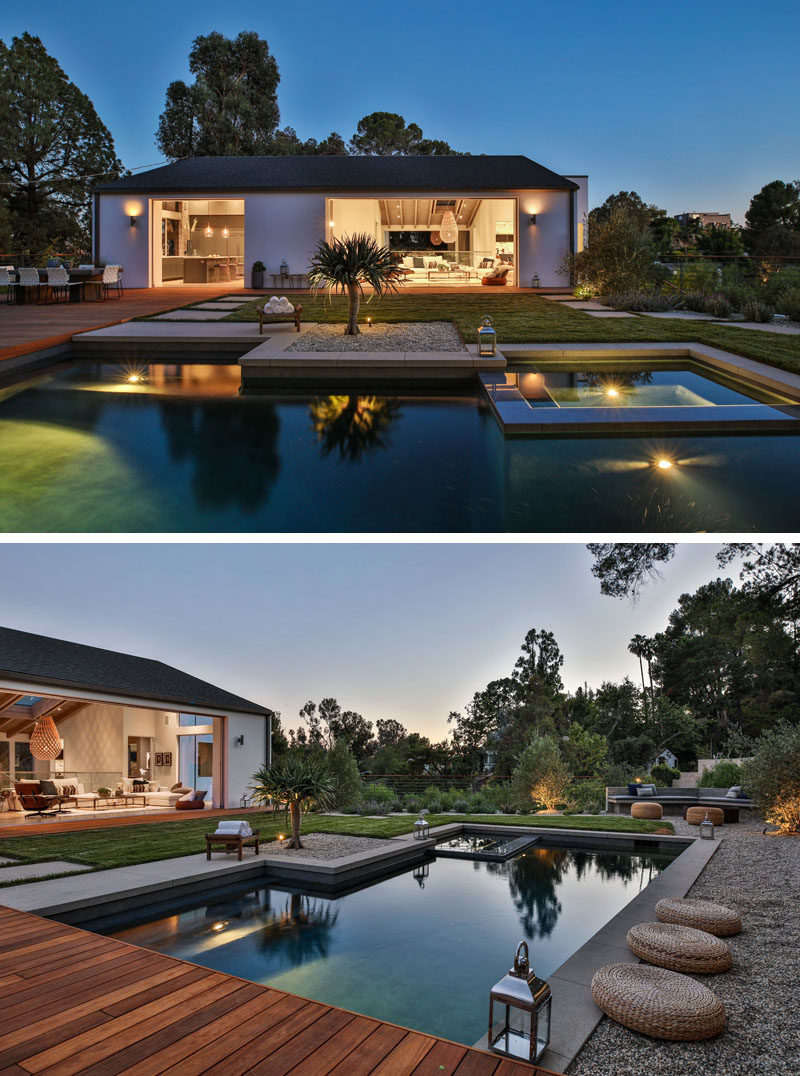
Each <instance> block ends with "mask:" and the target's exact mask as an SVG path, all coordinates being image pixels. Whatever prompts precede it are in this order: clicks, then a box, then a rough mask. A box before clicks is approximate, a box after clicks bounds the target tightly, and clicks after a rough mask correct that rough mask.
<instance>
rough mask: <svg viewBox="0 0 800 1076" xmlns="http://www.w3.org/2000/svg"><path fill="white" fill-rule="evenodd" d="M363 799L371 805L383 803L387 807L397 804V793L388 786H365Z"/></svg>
mask: <svg viewBox="0 0 800 1076" xmlns="http://www.w3.org/2000/svg"><path fill="white" fill-rule="evenodd" d="M364 797H365V798H366V799H368V800H371V801H372V802H373V803H385V804H386V806H387V807H389V806H390V805H391V804H393V803H396V802H397V793H396V792H395V790H394V789H393V788H389V786H388V785H382V784H374V785H367V786H366V787H365V789H364Z"/></svg>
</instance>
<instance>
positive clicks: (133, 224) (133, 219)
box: [131, 213, 138, 228]
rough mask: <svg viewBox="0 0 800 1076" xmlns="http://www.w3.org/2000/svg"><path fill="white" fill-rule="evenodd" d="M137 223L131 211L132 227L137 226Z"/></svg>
mask: <svg viewBox="0 0 800 1076" xmlns="http://www.w3.org/2000/svg"><path fill="white" fill-rule="evenodd" d="M137 223H138V222H137V220H136V217H135V216H134V215H133V214H132V213H131V228H135V227H136V225H137Z"/></svg>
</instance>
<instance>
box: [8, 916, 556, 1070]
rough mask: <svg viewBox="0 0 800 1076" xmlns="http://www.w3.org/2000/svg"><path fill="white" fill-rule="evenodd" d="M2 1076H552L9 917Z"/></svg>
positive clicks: (111, 942) (71, 930) (164, 958)
mask: <svg viewBox="0 0 800 1076" xmlns="http://www.w3.org/2000/svg"><path fill="white" fill-rule="evenodd" d="M0 936H1V937H2V939H3V941H2V952H1V953H0V985H4V986H5V992H4V1001H5V1002H6V1003H7V1004H6V1006H5V1007H4V1009H3V1019H2V1022H0V1066H2V1067H0V1076H289V1074H291V1076H295V1074H297V1076H334V1074H336V1076H361V1074H363V1076H367V1074H368V1073H370V1074H373V1076H411V1074H412V1073H419V1074H421V1076H448V1074H457V1076H544V1070H541V1069H535V1068H531V1067H530V1066H528V1065H525V1064H517V1063H516V1062H509V1061H500V1060H499V1059H498V1058H496V1057H493V1056H492V1055H489V1054H486V1053H483V1052H481V1051H477V1050H473V1049H471V1048H469V1047H467V1046H461V1045H458V1044H457V1043H452V1042H447V1041H446V1040H443V1039H438V1038H436V1037H435V1036H432V1035H426V1034H423V1033H421V1032H417V1031H411V1030H409V1029H407V1028H402V1027H398V1026H396V1025H394V1024H387V1023H384V1022H382V1021H380V1020H375V1019H372V1018H370V1017H366V1016H361V1015H359V1014H357V1013H352V1012H348V1011H346V1010H344V1009H339V1008H336V1007H335V1006H330V1005H325V1004H322V1003H320V1002H316V1001H309V1000H307V999H305V998H300V997H297V996H295V995H294V994H287V993H285V992H284V991H281V990H275V989H273V988H272V987H269V986H263V985H261V984H259V983H253V982H249V981H248V980H245V979H240V978H238V977H236V976H233V975H228V974H227V973H226V972H220V971H213V970H211V969H209V968H203V967H200V966H198V965H196V964H190V963H187V962H186V961H183V960H179V959H178V958H176V957H173V956H168V955H165V954H163V953H157V952H153V951H150V950H146V949H142V948H140V947H138V946H136V945H132V944H130V943H128V942H123V941H118V940H117V939H115V938H105V937H101V936H100V935H96V934H91V933H89V932H88V931H85V930H80V929H78V928H76V927H71V926H66V925H64V924H60V923H55V922H52V921H50V920H46V919H41V918H39V917H37V916H35V915H30V914H28V913H25V912H16V911H12V910H10V909H7V908H3V907H0Z"/></svg>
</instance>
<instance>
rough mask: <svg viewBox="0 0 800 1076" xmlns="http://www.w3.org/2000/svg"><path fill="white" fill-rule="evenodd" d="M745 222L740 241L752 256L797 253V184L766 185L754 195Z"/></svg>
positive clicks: (799, 242) (799, 185) (799, 224)
mask: <svg viewBox="0 0 800 1076" xmlns="http://www.w3.org/2000/svg"><path fill="white" fill-rule="evenodd" d="M744 219H745V223H746V227H745V229H744V231H743V232H742V239H743V240H744V243H745V246H746V247H747V249H748V250H749V251H750V252H751V253H752V254H758V255H762V256H768V255H792V254H797V253H800V180H793V181H792V182H790V183H785V182H784V181H783V180H781V179H774V180H773V181H772V182H771V183H767V184H766V185H765V186H763V187H762V188H761V190H760V191H759V192H758V194H754V195H753V197H752V199H751V200H750V208H749V209H748V210H747V212H746V213H745V215H744Z"/></svg>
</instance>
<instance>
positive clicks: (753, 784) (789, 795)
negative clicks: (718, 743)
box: [742, 723, 800, 833]
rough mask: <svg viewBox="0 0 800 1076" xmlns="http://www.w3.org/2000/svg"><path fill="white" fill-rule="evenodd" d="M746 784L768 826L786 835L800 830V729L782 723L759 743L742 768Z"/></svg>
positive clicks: (763, 735)
mask: <svg viewBox="0 0 800 1076" xmlns="http://www.w3.org/2000/svg"><path fill="white" fill-rule="evenodd" d="M742 771H743V775H742V783H743V784H744V785H745V787H746V788H747V791H748V793H749V794H750V795H751V796H752V797H753V798H754V799H755V800H757V801H758V804H759V806H760V807H761V809H762V810H763V812H764V817H765V818H766V820H767V821H768V822H772V823H773V824H774V825H776V826H778V827H779V828H780V829H781V830H783V831H784V832H785V833H797V832H798V830H800V726H798V725H788V724H786V723H782V724H780V725H776V726H775V727H774V728H772V729H770V730H769V731H768V732H764V733H762V734H761V736H759V738H758V740H757V741H756V753H755V756H754V757H753V758H752V759H750V760H749V761H748V762H745V763H744V765H743V766H742Z"/></svg>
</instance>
